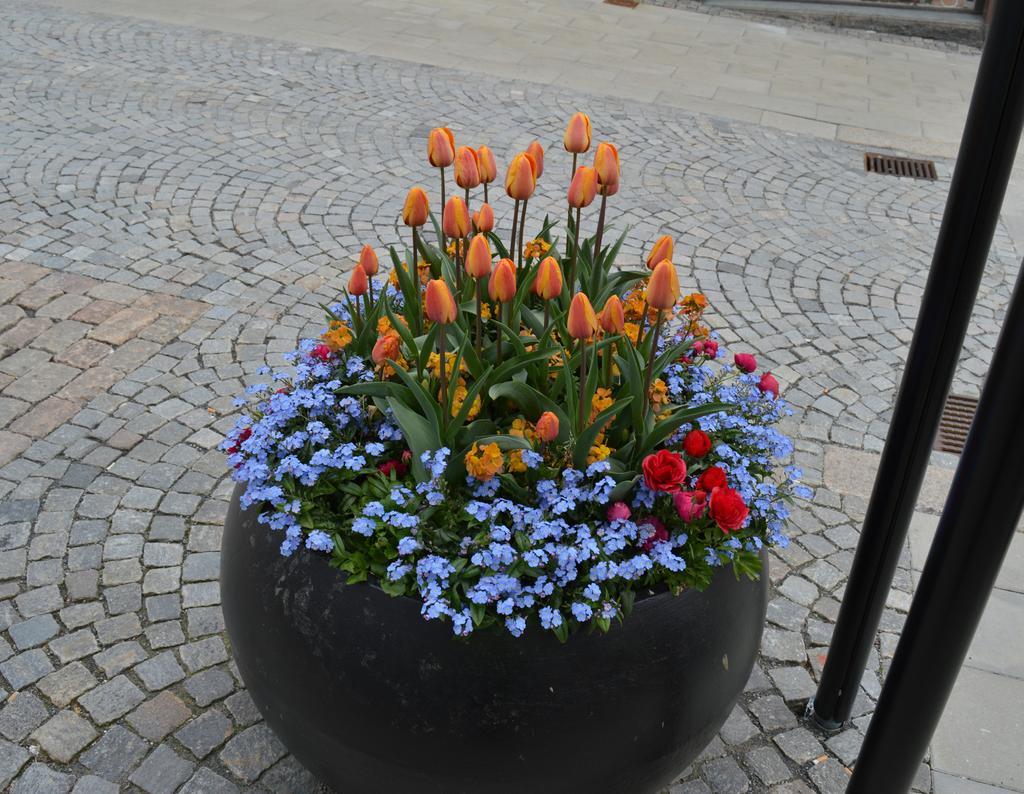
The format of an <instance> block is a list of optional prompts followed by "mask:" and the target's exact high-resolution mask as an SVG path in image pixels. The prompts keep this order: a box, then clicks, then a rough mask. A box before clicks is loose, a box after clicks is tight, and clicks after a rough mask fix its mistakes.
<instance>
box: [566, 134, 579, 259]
mask: <svg viewBox="0 0 1024 794" xmlns="http://www.w3.org/2000/svg"><path fill="white" fill-rule="evenodd" d="M577 157H579V154H578V153H576V152H573V153H572V173H570V174H569V184H570V185H571V184H572V180H573V177H575V176H576V158H577ZM571 225H572V207H569V211H568V216H567V217H566V219H565V230H566V235H565V244H566V245H568V244H569V233H568V232H569V226H571ZM566 253H568V251H567V252H566Z"/></svg>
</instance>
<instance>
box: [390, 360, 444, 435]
mask: <svg viewBox="0 0 1024 794" xmlns="http://www.w3.org/2000/svg"><path fill="white" fill-rule="evenodd" d="M392 369H393V370H394V371H395V374H396V375H397V376H398V377H399V378H400V379H401V380H402V382H403V383H405V385H406V386H408V387H409V391H410V392H412V396H413V398H414V399H415V400H416V402H417V403H418V404H419V406H420V410H421V411H422V412H423V418H424V420H425V421H428V422H431V423H432V424H433V426H434V428H435V430H434V434H435V435H437V428H438V427H440V426H441V421H442V420H441V406H440V405H439V404H438V401H437V400H435V399H434V398H433V397H431V395H429V394H428V393H427V392H426V390H425V389H424V388H423V386H421V385H420V382H419V381H418V380H416V378H414V377H413V376H412V375H410V374H409V373H408V372H406V371H405V370H404V369H402V367H399V366H398V365H395V366H393V367H392Z"/></svg>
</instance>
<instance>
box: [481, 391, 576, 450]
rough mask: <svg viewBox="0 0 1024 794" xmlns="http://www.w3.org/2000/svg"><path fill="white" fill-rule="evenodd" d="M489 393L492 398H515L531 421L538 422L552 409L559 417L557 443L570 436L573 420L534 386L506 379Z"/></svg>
mask: <svg viewBox="0 0 1024 794" xmlns="http://www.w3.org/2000/svg"><path fill="white" fill-rule="evenodd" d="M488 394H489V395H490V397H491V399H492V400H496V399H498V398H499V397H507V398H508V399H510V400H513V401H514V402H515V403H516V404H517V405H518V406H519V407H520V409H522V411H523V413H524V414H525V415H526V418H527V419H529V420H530V421H531V422H536V421H537V419H538V418H539V417H540V415H541V414H542V413H544V412H545V411H551V413H553V414H554V415H555V416H557V417H558V437H557V438H556V439H555V443H561V442H564V441H565V440H567V439H568V438H569V431H570V429H571V420H570V419H569V416H568V414H566V412H565V409H563V408H562V406H560V405H559V404H558V403H556V402H555V401H554V400H551V399H549V398H548V397H546V396H545V395H543V394H541V393H540V392H539V391H537V390H536V389H535V388H533V387H532V386H529V385H527V384H525V383H519V382H517V381H506V382H505V383H495V384H494V385H493V386H491V388H490V389H489V391H488Z"/></svg>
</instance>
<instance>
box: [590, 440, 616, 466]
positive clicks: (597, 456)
mask: <svg viewBox="0 0 1024 794" xmlns="http://www.w3.org/2000/svg"><path fill="white" fill-rule="evenodd" d="M611 454H612V448H611V447H609V446H606V445H605V443H604V433H598V434H597V438H595V439H594V445H593V446H592V447H591V448H590V452H589V453H587V465H588V466H589V465H590V464H591V463H597V462H598V461H599V460H604V459H605V458H607V457H608V456H609V455H611Z"/></svg>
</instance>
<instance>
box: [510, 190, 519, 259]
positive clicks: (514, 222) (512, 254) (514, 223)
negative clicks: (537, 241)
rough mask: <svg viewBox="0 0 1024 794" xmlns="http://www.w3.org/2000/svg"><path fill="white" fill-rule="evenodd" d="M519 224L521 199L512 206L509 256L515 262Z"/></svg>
mask: <svg viewBox="0 0 1024 794" xmlns="http://www.w3.org/2000/svg"><path fill="white" fill-rule="evenodd" d="M518 224H519V199H516V204H515V206H514V207H513V208H512V240H511V241H510V242H509V244H508V257H509V259H511V260H512V261H513V262H515V261H516V230H517V229H518Z"/></svg>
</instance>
